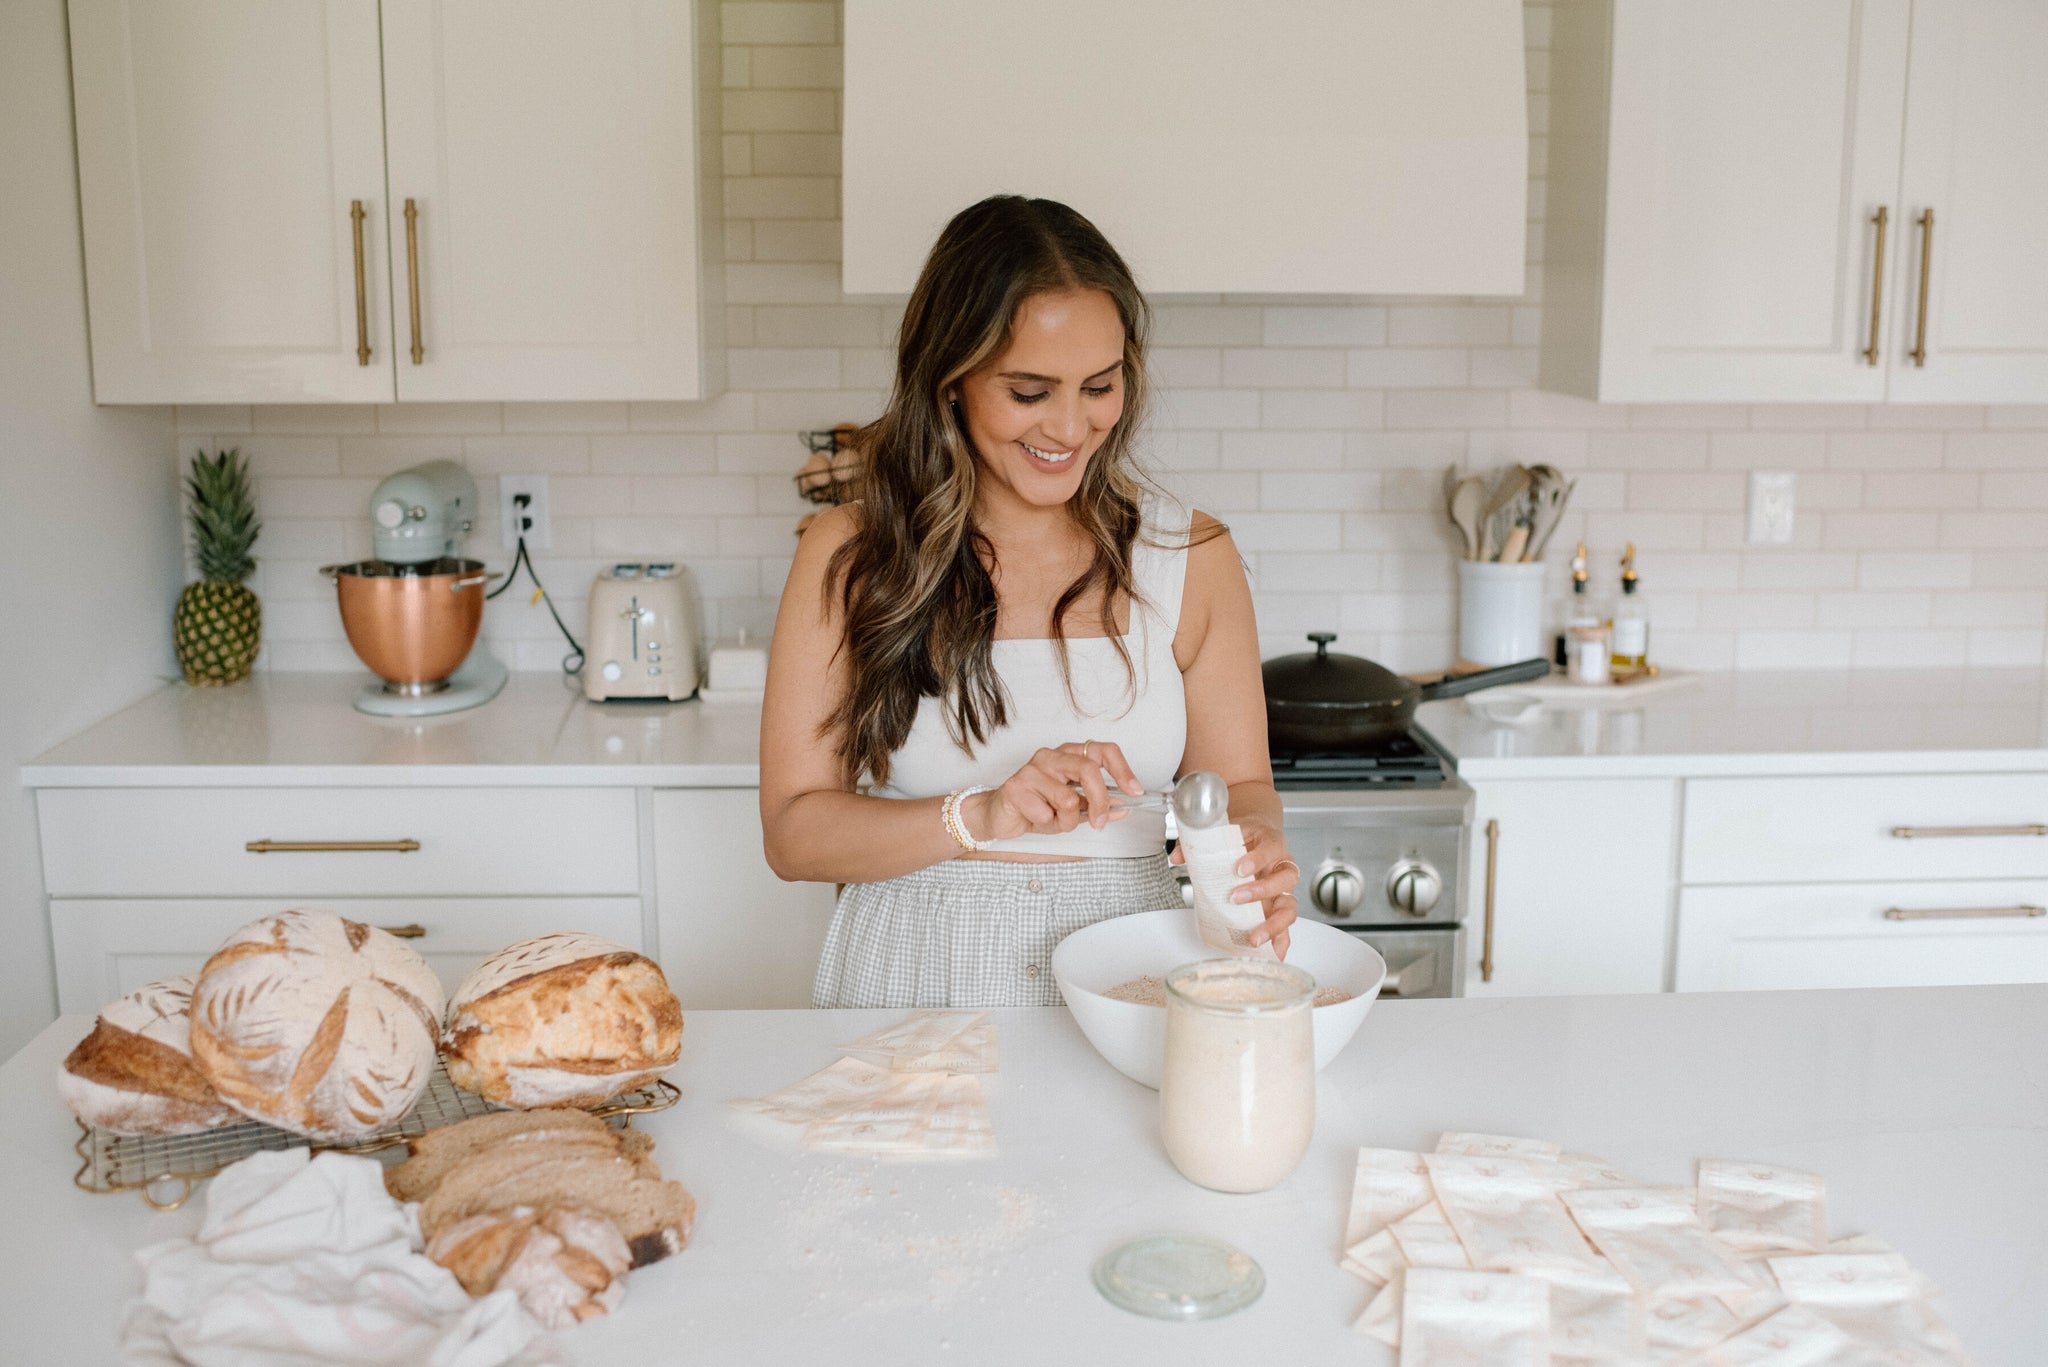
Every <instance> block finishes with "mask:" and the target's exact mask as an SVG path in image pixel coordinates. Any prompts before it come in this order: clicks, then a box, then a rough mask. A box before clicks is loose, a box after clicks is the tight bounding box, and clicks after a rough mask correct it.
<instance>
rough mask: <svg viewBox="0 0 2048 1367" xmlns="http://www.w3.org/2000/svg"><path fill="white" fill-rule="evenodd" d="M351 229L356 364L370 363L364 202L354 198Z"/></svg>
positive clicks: (349, 220) (350, 217)
mask: <svg viewBox="0 0 2048 1367" xmlns="http://www.w3.org/2000/svg"><path fill="white" fill-rule="evenodd" d="M348 224H349V231H350V232H351V233H352V234H353V235H354V237H355V247H356V364H357V365H368V364H369V363H370V299H369V282H368V281H367V280H366V279H365V278H364V276H363V202H362V201H361V200H360V199H352V200H350V201H349V202H348Z"/></svg>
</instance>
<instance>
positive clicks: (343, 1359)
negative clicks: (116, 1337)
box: [120, 1148, 565, 1367]
mask: <svg viewBox="0 0 2048 1367" xmlns="http://www.w3.org/2000/svg"><path fill="white" fill-rule="evenodd" d="M420 1246H421V1245H420V1237H419V1228H418V1223H417V1220H416V1218H415V1216H414V1214H413V1213H412V1212H411V1211H410V1210H408V1209H407V1208H405V1207H402V1206H400V1205H399V1204H398V1202H396V1201H394V1200H392V1199H391V1197H390V1196H389V1195H388V1194H387V1193H386V1192H385V1190H384V1169H383V1166H382V1165H381V1164H379V1163H378V1162H377V1161H376V1160H375V1159H372V1158H363V1157H358V1156H355V1155H351V1154H340V1153H323V1154H321V1155H319V1156H318V1157H312V1156H311V1155H310V1152H309V1151H308V1150H307V1149H305V1148H292V1149H283V1150H272V1151H265V1152H260V1153H255V1154H252V1155H250V1156H249V1157H247V1158H245V1159H243V1160H242V1161H241V1162H239V1163H236V1164H234V1165H233V1166H231V1167H229V1168H226V1169H225V1170H223V1171H222V1172H221V1173H220V1174H219V1175H218V1176H216V1177H215V1178H214V1179H213V1182H212V1186H211V1188H210V1189H209V1190H208V1192H207V1203H206V1217H205V1220H204V1221H203V1222H202V1223H201V1225H200V1227H199V1232H198V1234H197V1235H195V1236H194V1237H192V1238H190V1239H173V1240H171V1241H169V1242H167V1243H161V1244H152V1245H150V1246H149V1247H147V1248H143V1249H140V1250H138V1251H137V1253H136V1255H135V1256H136V1259H137V1261H139V1262H140V1263H141V1264H142V1269H143V1283H142V1297H141V1299H139V1300H137V1301H134V1302H132V1303H131V1304H130V1305H129V1308H128V1312H127V1315H126V1318H125V1319H124V1321H123V1322H122V1325H121V1335H120V1342H121V1356H122V1360H123V1361H125V1362H128V1363H132V1364H140V1367H313V1364H318V1363H347V1364H350V1365H351V1367H386V1364H389V1367H401V1364H402V1365H403V1367H500V1365H501V1364H506V1363H517V1364H519V1367H544V1364H560V1363H562V1362H563V1361H564V1360H565V1359H563V1358H562V1357H561V1356H560V1354H559V1351H558V1350H557V1349H556V1348H555V1346H554V1344H553V1343H552V1341H550V1340H548V1339H546V1338H545V1337H543V1335H542V1331H541V1328H540V1326H539V1325H538V1324H536V1323H535V1322H534V1320H533V1317H532V1316H530V1315H528V1314H527V1313H526V1311H525V1310H523V1309H521V1308H520V1305H519V1301H518V1298H517V1297H515V1296H514V1295H513V1294H512V1293H511V1292H509V1291H497V1292H493V1293H492V1294H490V1295H488V1296H485V1297H483V1298H482V1299H481V1300H472V1299H471V1298H470V1295H469V1293H468V1292H466V1291H464V1290H463V1289H462V1286H461V1284H460V1283H459V1282H457V1281H456V1280H455V1275H454V1274H453V1273H451V1272H449V1271H448V1270H447V1269H446V1268H444V1267H442V1266H441V1265H440V1264H438V1263H435V1262H434V1261H432V1260H431V1259H429V1258H428V1257H426V1255H425V1254H423V1253H421V1252H420V1251H419V1250H420Z"/></svg>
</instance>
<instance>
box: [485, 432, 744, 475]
mask: <svg viewBox="0 0 2048 1367" xmlns="http://www.w3.org/2000/svg"><path fill="white" fill-rule="evenodd" d="M717 440H718V439H717V438H716V437H713V436H709V435H706V434H698V433H657V432H635V433H631V434H628V435H612V434H606V435H602V436H595V437H592V438H591V439H590V470H591V473H592V474H597V475H686V474H708V473H710V472H711V471H713V470H715V469H717V468H718V455H717V444H716V443H717ZM514 473H519V472H514Z"/></svg>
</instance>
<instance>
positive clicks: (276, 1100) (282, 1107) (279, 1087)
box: [192, 908, 441, 1142]
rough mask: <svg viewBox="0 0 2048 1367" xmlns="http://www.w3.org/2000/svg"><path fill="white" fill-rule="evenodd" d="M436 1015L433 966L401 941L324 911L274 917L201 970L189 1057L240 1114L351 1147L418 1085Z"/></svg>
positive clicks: (396, 1114)
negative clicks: (348, 1144)
mask: <svg viewBox="0 0 2048 1367" xmlns="http://www.w3.org/2000/svg"><path fill="white" fill-rule="evenodd" d="M440 1010H441V984H440V982H439V980H438V979H436V978H435V977H434V970H433V969H431V968H429V967H427V962H426V960H424V959H422V958H421V957H420V956H419V955H417V954H415V953H414V952H413V951H412V950H411V948H409V947H408V946H407V945H406V944H405V943H404V941H402V940H399V939H397V938H395V937H394V936H392V935H390V934H388V933H386V932H385V931H382V930H379V929H377V928H376V927H375V926H367V925H364V924H363V923H362V922H360V921H349V920H344V919H343V918H342V917H339V916H336V915H335V914H334V913H333V912H331V911H317V910H312V909H309V908H308V909H299V910H294V911H285V912H279V913H278V914H277V915H275V916H266V917H263V918H262V919H261V920H257V921H251V922H250V923H249V924H248V925H246V926H243V927H242V928H241V929H240V930H238V931H236V932H235V933H234V934H233V935H230V936H229V937H228V939H227V942H226V943H225V944H223V945H222V946H221V947H220V949H219V950H217V951H216V952H215V953H214V956H213V957H212V958H211V959H208V960H207V961H206V967H205V968H203V969H201V970H200V973H199V984H198V986H197V988H195V989H194V991H193V994H192V1057H193V1058H194V1060H195V1061H196V1062H197V1063H198V1065H199V1071H200V1072H201V1073H203V1074H204V1075H205V1076H206V1079H207V1081H209V1082H211V1083H212V1084H213V1086H214V1090H216V1091H218V1092H219V1093H220V1095H221V1099H222V1100H224V1101H226V1102H227V1104H228V1105H230V1106H232V1107H234V1108H235V1109H236V1110H238V1111H240V1112H241V1113H242V1114H244V1115H246V1116H250V1117H252V1118H253V1119H256V1120H261V1121H265V1122H267V1123H269V1124H272V1125H275V1126H277V1127H278V1128H279V1129H284V1130H290V1131H291V1132H292V1133H294V1134H301V1135H305V1136H307V1137H308V1138H312V1139H319V1140H324V1141H328V1142H348V1141H350V1140H356V1139H361V1138H364V1137H365V1136H367V1135H370V1134H374V1133H375V1132H376V1131H378V1130H380V1129H383V1128H385V1127H386V1126H388V1125H390V1124H392V1123H393V1122H395V1121H397V1120H398V1119H400V1118H401V1117H402V1116H404V1114H405V1113H406V1111H408V1110H409V1109H411V1107H412V1104H413V1103H414V1102H415V1101H417V1100H419V1097H420V1093H422V1092H424V1091H425V1090H426V1088H427V1083H428V1081H429V1080H430V1079H431V1078H432V1077H433V1071H434V1045H435V1037H436V1031H435V1028H434V1027H435V1022H436V1020H437V1019H438V1017H439V1016H440Z"/></svg>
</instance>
